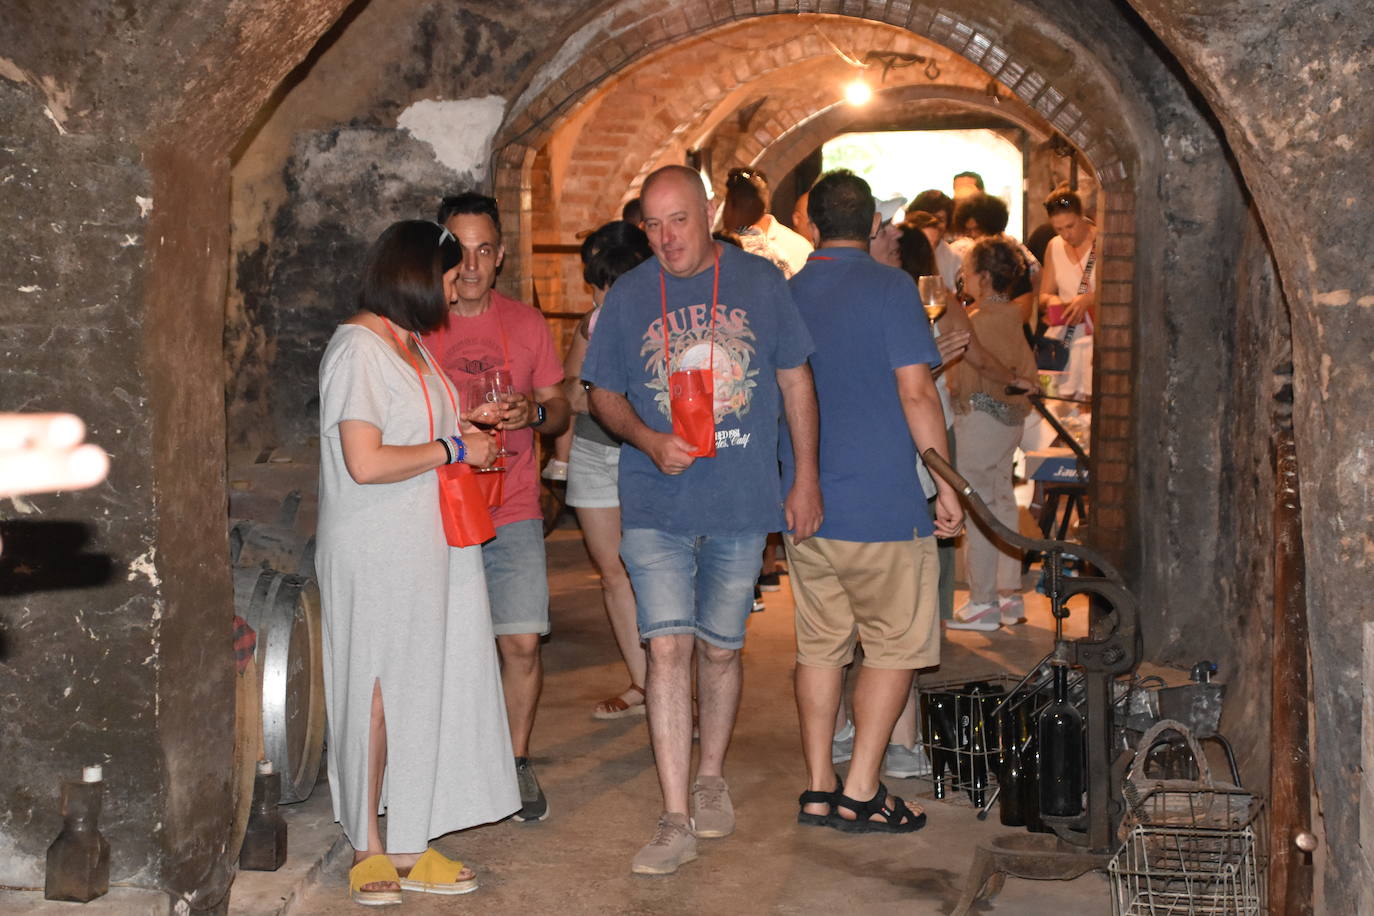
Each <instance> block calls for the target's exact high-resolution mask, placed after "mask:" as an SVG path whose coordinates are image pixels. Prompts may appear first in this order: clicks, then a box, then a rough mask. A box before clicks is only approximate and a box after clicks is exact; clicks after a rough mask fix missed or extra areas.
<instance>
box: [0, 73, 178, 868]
mask: <svg viewBox="0 0 1374 916" xmlns="http://www.w3.org/2000/svg"><path fill="white" fill-rule="evenodd" d="M0 123H4V124H5V125H6V129H5V134H6V136H5V139H4V141H3V143H0V147H3V149H0V213H6V214H12V215H14V217H17V219H15V220H14V221H13V222H10V223H9V225H8V226H7V231H6V243H5V244H3V245H0V277H3V281H0V365H3V369H2V370H0V395H2V397H0V410H71V411H75V412H76V413H78V414H80V415H81V416H83V417H85V418H87V421H88V422H87V426H88V437H89V438H90V439H91V440H92V441H95V442H99V443H100V444H101V445H103V446H104V447H105V448H106V449H107V450H108V451H109V452H110V453H111V455H112V456H113V459H114V460H113V462H112V471H111V475H110V479H109V481H108V482H107V483H106V484H104V485H102V486H100V487H97V488H95V489H93V490H90V491H86V492H83V493H73V494H70V495H66V496H62V497H56V496H33V497H29V498H27V499H20V498H16V499H12V500H0V538H3V541H4V548H3V549H4V552H3V554H0V884H11V885H19V886H32V885H41V884H42V883H43V855H44V852H45V850H46V848H47V845H48V843H50V842H51V841H52V838H53V837H55V836H56V835H57V833H58V831H59V830H60V829H61V825H62V819H61V817H60V816H59V813H58V789H59V784H60V781H61V780H63V779H79V778H80V774H81V767H82V766H83V765H86V764H92V763H99V764H103V765H104V767H105V774H106V775H105V778H106V781H107V785H108V790H107V793H106V802H105V814H104V818H103V821H102V823H103V824H104V825H106V829H107V835H108V837H109V839H110V842H111V848H112V861H111V873H112V876H113V877H114V879H115V880H118V881H132V882H134V883H145V884H149V883H155V880H154V879H155V875H154V874H153V873H154V872H155V864H154V863H155V861H156V859H155V852H154V850H155V849H156V847H157V845H158V843H159V842H160V839H159V837H158V831H157V828H156V827H155V826H154V821H155V817H154V818H153V819H149V818H148V817H147V815H148V814H149V813H153V812H155V810H156V803H155V802H152V801H151V800H153V799H156V798H157V797H158V796H159V795H160V793H161V791H162V786H163V779H164V774H163V767H162V762H161V760H160V752H159V739H158V734H157V729H158V717H157V710H158V691H157V676H158V670H159V659H158V654H159V630H160V626H161V624H160V618H161V617H162V615H163V603H162V599H161V589H160V585H161V583H160V582H159V581H158V574H157V569H156V555H155V545H156V524H155V522H156V518H155V516H154V514H153V512H152V507H151V505H150V502H149V499H148V494H149V493H150V492H151V488H152V475H151V469H150V467H149V462H148V457H149V455H150V452H151V448H152V446H151V437H152V422H151V416H150V413H149V410H148V401H147V397H146V394H145V390H144V383H143V380H142V379H141V377H140V375H141V373H140V370H139V350H140V346H141V342H140V334H139V324H138V319H137V310H136V307H135V304H136V303H137V301H138V300H139V298H140V295H141V286H142V283H141V276H142V273H143V271H144V269H145V267H146V254H145V251H144V248H143V232H144V228H145V225H146V221H145V217H146V216H147V213H146V212H144V211H143V210H142V208H141V206H140V201H141V200H147V199H148V198H149V197H150V196H151V194H152V192H151V185H150V182H149V178H148V174H147V172H146V171H145V169H144V168H143V166H142V165H141V163H140V157H139V154H138V152H137V150H134V149H130V148H128V147H124V148H122V149H121V148H120V147H119V146H118V145H116V144H110V143H107V142H104V141H103V140H101V139H99V138H96V137H92V136H90V135H88V134H84V133H82V134H73V133H70V132H67V133H64V132H63V131H61V130H59V129H58V127H57V125H56V124H55V123H54V121H53V118H52V117H51V110H50V108H49V107H48V105H47V103H46V102H45V101H44V100H43V98H42V96H40V95H37V94H35V93H32V92H30V91H26V90H25V89H23V88H21V87H19V86H16V85H14V84H13V83H10V82H6V81H5V80H0ZM130 240H133V241H132V243H131V242H130ZM93 263H100V264H101V265H102V267H101V271H100V275H99V279H98V281H95V282H93V281H92V278H91V277H90V276H89V275H87V274H86V273H85V272H84V271H83V270H81V268H82V266H83V265H88V264H93ZM73 579H75V580H77V581H80V582H83V583H84V587H81V588H76V589H71V590H63V591H52V590H51V589H53V588H54V587H55V586H56V584H57V583H60V582H63V581H68V582H70V581H71V580H73Z"/></svg>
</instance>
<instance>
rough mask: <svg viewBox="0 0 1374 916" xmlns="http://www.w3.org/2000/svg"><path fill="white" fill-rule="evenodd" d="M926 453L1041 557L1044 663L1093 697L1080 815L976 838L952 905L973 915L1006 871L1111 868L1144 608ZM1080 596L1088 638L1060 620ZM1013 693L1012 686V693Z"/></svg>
mask: <svg viewBox="0 0 1374 916" xmlns="http://www.w3.org/2000/svg"><path fill="white" fill-rule="evenodd" d="M922 458H924V460H925V462H926V466H927V467H928V468H930V470H931V471H933V472H934V473H936V474H938V475H940V477H941V478H943V479H944V480H945V481H946V482H947V483H949V485H950V486H952V487H954V489H955V490H956V491H958V493H959V495H960V497H961V498H962V499H963V501H964V503H965V504H966V505H967V506H968V508H969V510H970V511H971V512H972V514H973V515H974V516H976V517H977V519H978V520H979V521H980V522H981V523H982V524H983V525H984V526H986V527H987V529H988V530H989V531H990V532H992V534H993V535H994V536H995V537H997V538H998V539H999V540H1001V541H1003V542H1005V543H1007V544H1009V545H1011V546H1013V547H1016V548H1019V549H1020V550H1023V551H1035V552H1036V553H1038V554H1039V555H1040V556H1041V558H1042V561H1043V564H1044V566H1043V568H1044V571H1045V580H1044V581H1045V594H1046V595H1047V596H1048V597H1049V599H1050V609H1051V611H1052V612H1053V613H1054V624H1055V627H1054V648H1053V650H1052V651H1051V652H1050V653H1049V655H1047V656H1046V661H1050V662H1052V663H1057V664H1067V665H1069V666H1071V667H1075V668H1080V669H1082V671H1083V675H1084V676H1083V685H1084V688H1085V690H1086V700H1087V715H1086V716H1085V725H1086V729H1085V743H1086V758H1087V771H1086V776H1087V778H1086V784H1087V804H1086V806H1085V807H1084V808H1083V811H1082V813H1081V814H1079V815H1077V816H1074V817H1053V816H1050V815H1044V816H1043V817H1042V820H1043V821H1044V822H1045V824H1046V825H1048V826H1049V827H1051V828H1052V829H1053V830H1054V834H1052V835H1050V834H1033V833H1027V834H1011V835H1007V836H1003V837H997V838H994V839H993V840H992V841H990V842H988V843H984V844H980V845H979V846H978V849H977V851H976V853H975V855H974V861H973V866H972V868H971V869H970V871H969V874H968V876H967V878H966V880H965V884H964V893H963V896H962V897H961V898H960V900H959V903H958V905H957V906H956V907H955V909H954V914H955V916H958V914H962V913H967V912H969V908H970V907H971V906H972V905H973V903H974V901H976V900H977V899H978V898H979V897H980V896H983V895H984V894H985V893H986V894H988V895H991V894H995V893H997V891H999V890H1000V889H1001V886H1002V881H1003V878H1004V876H1005V875H1008V874H1010V875H1015V876H1017V877H1021V878H1036V879H1059V880H1068V879H1071V878H1076V877H1078V876H1079V875H1081V874H1083V873H1085V872H1087V871H1090V870H1092V869H1094V868H1102V867H1105V866H1106V864H1107V861H1108V860H1109V859H1110V858H1111V856H1112V854H1113V852H1115V850H1116V846H1117V833H1116V832H1117V827H1118V826H1119V825H1120V823H1121V819H1122V817H1123V815H1124V806H1123V804H1122V801H1121V799H1120V797H1119V795H1116V794H1114V793H1113V791H1112V790H1113V786H1116V785H1120V781H1121V778H1122V776H1123V774H1124V772H1125V767H1126V766H1127V764H1128V763H1129V754H1123V755H1121V756H1120V758H1119V759H1115V760H1114V759H1113V747H1112V682H1113V680H1114V679H1115V678H1116V677H1117V676H1118V675H1122V674H1126V673H1128V672H1130V671H1131V670H1132V669H1134V667H1135V664H1136V658H1137V640H1138V629H1137V622H1138V615H1137V606H1136V600H1135V596H1134V595H1132V594H1131V592H1130V591H1129V590H1128V589H1127V588H1126V585H1125V581H1124V580H1123V579H1122V577H1121V574H1120V573H1119V572H1117V570H1116V568H1115V567H1114V566H1113V565H1112V564H1111V562H1110V561H1108V560H1107V558H1106V557H1105V556H1103V555H1102V554H1101V553H1099V552H1098V551H1096V550H1093V549H1092V548H1090V547H1085V546H1083V545H1082V544H1074V543H1070V542H1068V541H1059V540H1047V539H1039V538H1028V537H1026V536H1024V535H1022V534H1020V533H1019V532H1016V531H1013V530H1011V529H1010V528H1008V527H1007V526H1006V525H1004V524H1002V523H1001V522H1000V521H998V520H997V518H996V516H994V515H993V513H992V511H991V510H989V509H988V507H987V504H986V503H984V502H983V499H982V497H981V496H979V495H978V493H977V492H976V491H975V490H974V489H973V487H972V486H970V485H969V482H968V481H967V480H965V479H964V478H963V477H962V476H961V475H960V474H959V472H958V471H956V470H955V469H954V468H953V467H951V466H950V464H949V463H948V462H947V461H945V460H944V459H943V458H941V457H940V456H939V455H938V454H936V453H935V451H934V450H933V449H931V450H927V451H926V452H925V454H924V455H922ZM1066 555H1067V556H1071V557H1075V558H1077V559H1079V560H1080V561H1082V562H1084V563H1085V564H1087V569H1088V570H1089V571H1093V572H1095V575H1080V576H1068V575H1066V574H1065V572H1064V558H1065V556H1066ZM1074 595H1087V596H1088V599H1089V612H1088V613H1089V618H1088V635H1087V636H1085V637H1083V638H1080V639H1067V638H1065V636H1064V620H1065V618H1067V617H1068V616H1069V607H1068V601H1069V599H1070V598H1072V597H1073V596H1074ZM1038 667H1039V666H1036V668H1032V669H1031V671H1030V672H1029V673H1028V674H1027V675H1026V677H1025V678H1023V679H1022V684H1024V683H1025V682H1026V681H1028V680H1030V678H1031V677H1032V676H1033V675H1034V674H1035V672H1036V670H1037V669H1038ZM1019 686H1021V685H1018V687H1019ZM1015 692H1016V690H1015V689H1013V690H1011V691H1008V697H1010V696H1011V695H1013V694H1015ZM1114 796H1115V797H1114Z"/></svg>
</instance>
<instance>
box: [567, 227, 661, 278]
mask: <svg viewBox="0 0 1374 916" xmlns="http://www.w3.org/2000/svg"><path fill="white" fill-rule="evenodd" d="M611 248H626V249H629V250H631V251H633V252H635V253H636V254H639V255H642V257H640V259H639V260H640V261H647V260H648V259H649V258H651V257H653V253H654V252H653V249H651V248H650V247H649V237H648V236H647V235H645V234H644V230H643V229H641V228H639V227H638V226H636V225H635V224H634V223H630V222H626V221H625V220H623V219H617V220H612V221H611V222H609V223H606V224H605V225H603V226H600V227H599V228H597V229H596V230H595V231H594V232H592V234H591V235H589V236H587V237H586V238H585V239H583V240H582V251H581V252H580V253H579V254H580V256H581V258H582V279H583V280H586V281H587V282H588V283H590V284H591V285H592V286H596V287H600V288H602V289H605V288H607V287H608V286H610V283H598V282H597V281H596V279H593V277H592V273H591V265H592V260H593V259H594V258H595V257H596V255H597V253H598V252H600V251H605V250H608V249H611ZM638 263H639V261H636V262H635V264H638ZM633 266H634V264H631V265H630V267H633ZM628 269H629V268H628V267H627V268H626V270H628ZM621 273H624V271H621ZM616 276H619V274H617V275H616ZM611 280H612V281H614V280H615V277H612V278H611Z"/></svg>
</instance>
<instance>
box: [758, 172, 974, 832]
mask: <svg viewBox="0 0 1374 916" xmlns="http://www.w3.org/2000/svg"><path fill="white" fill-rule="evenodd" d="M807 211H808V215H809V216H810V218H811V224H812V230H811V231H812V237H813V241H815V243H816V251H815V252H814V253H813V254H812V255H811V258H810V259H809V261H808V262H807V265H806V267H805V268H803V269H802V270H801V271H800V272H799V273H798V274H797V275H796V276H795V277H793V278H792V280H791V284H790V285H791V288H792V296H793V299H794V300H795V301H796V303H797V309H798V311H800V312H801V314H802V320H803V321H805V322H806V326H807V328H808V330H810V332H811V337H812V339H813V340H814V341H815V342H816V351H815V352H814V353H813V354H812V356H811V365H812V371H813V373H814V377H815V385H816V396H817V399H818V400H819V403H820V416H821V433H820V478H821V496H822V499H823V501H824V504H825V520H824V523H823V524H822V525H821V527H820V529H819V530H818V531H817V532H816V536H815V537H813V538H811V539H809V540H806V541H801V542H795V541H794V542H789V543H788V544H787V559H788V566H789V570H790V575H791V578H792V592H793V597H794V599H795V602H796V624H797V669H796V693H797V710H798V713H799V715H800V719H801V726H802V746H803V750H804V753H805V756H806V768H807V774H808V778H809V780H810V785H809V787H808V791H807V792H805V793H803V795H802V797H801V805H802V807H801V811H800V813H799V815H798V821H799V822H800V823H803V824H818V825H824V826H830V827H835V828H838V829H840V830H844V831H847V832H857V833H870V832H885V833H906V832H910V831H912V830H918V829H920V827H921V826H923V825H924V823H925V815H924V814H921V813H920V812H919V809H918V808H916V807H915V806H910V805H907V804H905V803H904V802H902V800H901V799H898V798H888V797H887V793H886V789H885V788H884V787H883V785H882V783H881V782H879V780H878V776H879V770H880V768H881V767H882V765H883V755H884V753H885V752H886V750H887V742H888V737H889V736H890V735H891V734H892V726H893V724H894V723H895V722H896V721H897V716H898V715H899V714H900V713H901V711H902V707H903V706H904V705H905V704H906V700H907V697H908V695H909V694H910V692H911V682H912V677H913V675H914V673H915V671H916V669H918V668H925V667H928V666H931V665H936V664H939V661H940V625H939V615H938V613H937V588H938V585H939V575H940V574H939V561H938V559H937V555H936V548H935V537H934V535H935V534H939V535H941V536H943V537H952V536H953V535H955V534H956V533H957V532H958V530H959V528H960V527H961V526H962V524H963V512H962V510H961V508H960V506H959V498H958V496H957V495H956V493H955V492H954V490H953V489H952V488H951V487H950V486H949V485H948V484H946V483H945V482H944V481H943V480H940V481H937V484H938V487H939V493H938V495H937V497H936V501H935V507H936V520H935V523H934V524H933V525H932V522H931V517H930V509H929V507H928V505H927V503H926V499H925V496H924V494H923V493H922V491H921V484H920V481H919V480H918V478H917V470H916V466H917V453H918V450H919V451H922V452H923V451H925V450H926V449H928V448H934V449H935V450H936V451H937V452H938V453H940V454H941V455H942V456H947V454H948V453H947V443H946V440H945V420H944V414H943V412H942V411H941V408H940V397H939V395H938V394H937V393H936V390H935V382H934V379H933V377H932V375H931V373H932V370H933V369H934V368H935V367H937V366H938V365H939V364H940V354H939V351H938V350H937V349H936V346H935V341H934V339H933V338H932V336H931V333H930V326H929V325H928V324H927V322H926V318H925V315H924V312H923V310H922V308H921V300H920V297H919V295H918V294H917V292H916V284H915V283H914V282H913V281H912V279H911V278H910V277H909V276H907V274H905V273H904V272H902V271H901V270H898V269H896V268H892V267H885V266H883V265H881V264H879V263H877V262H876V261H874V260H873V259H872V258H871V257H870V256H869V254H868V242H869V238H870V237H871V236H872V235H873V234H874V233H875V232H876V231H877V221H878V218H879V217H878V216H877V214H876V213H875V210H874V204H873V196H872V193H871V192H870V190H869V187H868V184H867V182H865V181H864V180H863V179H862V178H859V177H858V176H856V175H854V174H853V173H851V172H848V171H843V170H841V171H835V172H829V173H827V174H826V175H824V176H822V178H821V179H820V181H818V182H817V183H816V185H815V186H814V187H813V188H812V189H811V196H810V199H809V201H808V203H807ZM788 446H789V441H788V439H787V437H783V440H782V449H781V454H782V464H783V479H784V485H786V483H787V481H789V480H790V479H791V474H792V471H793V467H794V462H793V458H792V454H791V451H790V449H789V447H788ZM856 639H857V640H862V642H863V646H864V661H863V668H862V670H861V671H860V672H859V676H858V681H857V684H856V686H855V689H854V722H855V733H854V756H853V758H852V760H851V762H850V766H849V773H848V776H847V781H846V784H845V785H844V787H843V789H842V790H837V789H836V778H835V771H834V766H833V764H832V763H831V754H830V750H831V749H830V740H831V736H832V734H833V732H834V723H835V713H836V711H837V710H838V708H839V703H840V695H841V691H842V680H841V677H842V671H843V669H844V667H845V665H847V664H849V663H850V662H851V661H852V660H853V658H854V643H855V641H856Z"/></svg>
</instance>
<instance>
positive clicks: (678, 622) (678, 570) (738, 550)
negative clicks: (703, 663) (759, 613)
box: [620, 528, 768, 649]
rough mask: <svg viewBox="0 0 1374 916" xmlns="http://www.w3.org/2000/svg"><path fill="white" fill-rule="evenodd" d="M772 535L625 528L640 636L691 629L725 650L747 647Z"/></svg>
mask: <svg viewBox="0 0 1374 916" xmlns="http://www.w3.org/2000/svg"><path fill="white" fill-rule="evenodd" d="M767 537H768V535H766V534H746V535H739V536H736V537H723V536H717V535H700V536H692V535H683V534H670V533H669V532H667V531H658V530H656V529H653V528H627V529H625V531H624V532H622V534H621V538H620V558H621V559H622V560H624V561H625V568H626V569H627V570H628V571H629V573H630V581H631V582H632V583H633V584H634V587H635V607H636V620H637V622H638V624H639V638H640V639H643V640H648V639H652V638H653V637H655V636H668V635H671V634H674V633H691V634H693V635H695V636H696V637H698V638H699V639H701V640H703V641H705V642H708V643H710V644H711V645H713V646H718V647H719V648H722V649H738V648H740V647H741V646H743V645H744V624H745V621H747V620H748V619H749V612H750V610H751V609H752V608H753V604H754V583H755V582H756V581H757V580H758V577H759V568H760V566H761V564H762V558H763V542H764V540H765V539H766V538H767Z"/></svg>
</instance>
